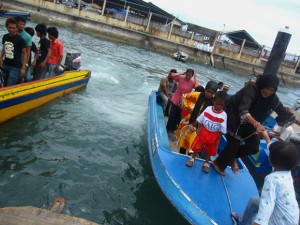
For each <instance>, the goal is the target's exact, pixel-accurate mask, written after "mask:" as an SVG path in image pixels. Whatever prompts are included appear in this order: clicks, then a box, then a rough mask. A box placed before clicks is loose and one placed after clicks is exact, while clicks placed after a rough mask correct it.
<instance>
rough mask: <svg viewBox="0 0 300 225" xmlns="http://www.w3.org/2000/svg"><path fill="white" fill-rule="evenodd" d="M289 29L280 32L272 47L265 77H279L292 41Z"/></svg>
mask: <svg viewBox="0 0 300 225" xmlns="http://www.w3.org/2000/svg"><path fill="white" fill-rule="evenodd" d="M288 29H289V27H285V28H284V29H282V30H279V31H278V33H277V37H276V39H275V42H274V44H273V47H272V51H271V53H270V57H269V59H268V62H267V64H266V67H265V69H264V72H263V75H275V76H276V75H277V73H278V70H279V67H280V64H281V62H282V61H283V60H284V57H285V51H286V49H287V46H288V44H289V42H290V39H291V36H292V35H291V34H290V33H289V32H288Z"/></svg>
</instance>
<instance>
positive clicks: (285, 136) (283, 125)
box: [269, 113, 295, 141]
mask: <svg viewBox="0 0 300 225" xmlns="http://www.w3.org/2000/svg"><path fill="white" fill-rule="evenodd" d="M275 120H276V122H277V123H276V124H275V126H274V128H273V129H272V130H271V131H269V136H270V138H276V139H279V140H281V141H289V139H290V136H291V134H293V133H294V129H293V127H292V123H293V122H294V121H295V117H294V116H293V115H292V113H291V115H290V114H286V115H283V116H277V117H276V118H275Z"/></svg>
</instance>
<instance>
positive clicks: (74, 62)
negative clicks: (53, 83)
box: [64, 52, 81, 71]
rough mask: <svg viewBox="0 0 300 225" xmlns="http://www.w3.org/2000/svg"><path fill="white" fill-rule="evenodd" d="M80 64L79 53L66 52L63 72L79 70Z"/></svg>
mask: <svg viewBox="0 0 300 225" xmlns="http://www.w3.org/2000/svg"><path fill="white" fill-rule="evenodd" d="M80 63H81V53H78V52H67V54H66V59H65V65H64V70H65V71H71V70H79V68H80Z"/></svg>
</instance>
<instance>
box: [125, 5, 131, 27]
mask: <svg viewBox="0 0 300 225" xmlns="http://www.w3.org/2000/svg"><path fill="white" fill-rule="evenodd" d="M129 9H130V6H127V9H126V15H125V20H124V22H125V23H126V22H127V18H128V13H129Z"/></svg>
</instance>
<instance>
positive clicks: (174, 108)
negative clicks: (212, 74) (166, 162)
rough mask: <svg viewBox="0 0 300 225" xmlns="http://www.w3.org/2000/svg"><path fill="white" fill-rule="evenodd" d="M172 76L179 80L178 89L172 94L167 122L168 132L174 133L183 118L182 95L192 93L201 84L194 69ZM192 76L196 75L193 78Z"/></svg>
mask: <svg viewBox="0 0 300 225" xmlns="http://www.w3.org/2000/svg"><path fill="white" fill-rule="evenodd" d="M182 75H184V77H182ZM170 77H171V78H173V79H174V80H175V81H177V82H178V86H177V89H176V91H175V92H174V94H173V95H172V97H171V100H170V101H171V110H170V115H169V119H168V122H167V132H168V133H174V131H175V130H176V129H177V126H178V124H179V123H180V120H181V115H180V113H181V108H180V103H181V99H182V95H183V94H186V93H190V92H191V91H192V90H193V89H194V88H195V87H197V86H198V85H199V84H198V82H197V74H196V73H195V72H194V70H193V69H187V70H186V71H185V72H183V73H172V74H171V75H170ZM192 77H194V79H193V80H192Z"/></svg>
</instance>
